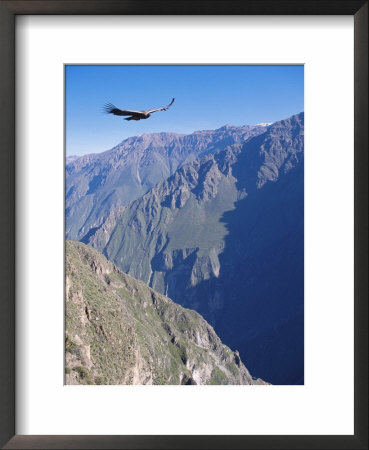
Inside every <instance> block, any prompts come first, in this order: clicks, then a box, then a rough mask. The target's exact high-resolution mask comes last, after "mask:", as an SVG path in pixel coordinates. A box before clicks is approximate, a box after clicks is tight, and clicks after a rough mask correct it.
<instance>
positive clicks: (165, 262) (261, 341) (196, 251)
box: [84, 113, 304, 384]
mask: <svg viewBox="0 0 369 450" xmlns="http://www.w3.org/2000/svg"><path fill="white" fill-rule="evenodd" d="M84 242H85V243H87V244H89V245H91V246H93V247H95V248H97V249H98V250H99V251H102V252H103V253H104V254H105V255H106V256H107V258H108V259H110V260H112V261H114V262H115V264H116V265H117V266H118V267H120V269H121V270H123V271H124V272H127V273H129V274H130V275H132V276H134V277H135V278H138V279H140V280H143V281H144V282H145V283H147V284H149V285H150V286H151V287H153V288H154V289H155V290H157V291H158V292H161V293H163V294H165V295H168V296H169V297H171V298H172V299H173V300H174V301H175V302H177V303H179V304H180V305H182V306H185V307H188V308H191V309H195V310H196V311H198V312H199V313H200V314H202V315H203V316H204V318H205V319H206V320H208V322H209V323H211V324H212V325H213V326H214V328H215V330H216V332H217V334H219V336H220V338H221V339H222V341H223V342H224V343H225V344H227V345H229V346H230V347H231V348H237V349H238V350H239V351H240V355H241V357H242V358H243V359H245V360H246V361H247V363H248V367H249V369H250V370H251V372H252V373H253V374H255V375H257V376H258V377H261V378H263V379H267V380H268V381H270V382H272V383H273V384H295V383H300V384H301V383H303V374H304V324H303V320H304V314H303V311H304V292H303V289H304V114H303V113H301V114H299V115H296V116H292V117H290V118H289V119H286V120H283V121H280V122H276V123H274V124H273V125H271V126H269V127H264V133H262V134H259V135H258V136H256V137H253V138H251V139H248V140H247V141H246V142H244V143H236V144H232V145H230V146H227V147H226V148H225V149H224V150H220V151H218V152H216V153H208V154H207V155H206V156H204V157H203V158H201V159H197V160H194V161H192V162H190V163H187V164H184V165H182V166H181V167H180V168H179V169H178V170H177V171H176V172H175V173H174V174H173V175H172V176H170V177H169V178H168V179H166V180H163V181H161V182H159V183H158V184H157V185H156V186H155V187H154V188H152V189H150V190H149V191H148V192H147V193H146V194H144V195H143V196H142V197H140V198H139V199H137V200H136V201H133V202H132V203H130V204H129V205H126V206H121V207H119V208H116V209H114V210H112V211H111V212H110V214H109V216H108V217H107V219H106V220H105V221H104V222H103V223H102V225H101V226H100V227H97V228H96V229H95V230H93V232H92V233H90V234H89V235H87V236H86V237H85V238H84Z"/></svg>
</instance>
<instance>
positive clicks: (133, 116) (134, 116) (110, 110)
mask: <svg viewBox="0 0 369 450" xmlns="http://www.w3.org/2000/svg"><path fill="white" fill-rule="evenodd" d="M173 103H174V98H173V99H172V101H171V102H170V103H169V105H167V106H163V107H162V108H155V109H148V110H147V111H134V110H131V109H119V108H116V107H115V106H114V105H112V104H111V103H108V104H106V105H105V107H104V109H105V112H106V113H107V114H114V115H115V116H130V117H127V118H126V119H124V120H141V119H148V118H149V117H150V116H151V114H152V113H154V112H157V111H166V110H167V109H168V108H169V107H170V106H172V105H173Z"/></svg>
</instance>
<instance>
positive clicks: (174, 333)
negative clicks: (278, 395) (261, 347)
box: [65, 241, 265, 384]
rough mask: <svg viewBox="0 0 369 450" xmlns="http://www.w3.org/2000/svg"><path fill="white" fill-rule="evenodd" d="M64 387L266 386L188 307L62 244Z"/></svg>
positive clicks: (87, 251)
mask: <svg viewBox="0 0 369 450" xmlns="http://www.w3.org/2000/svg"><path fill="white" fill-rule="evenodd" d="M65 329H66V341H65V350H66V360H65V371H66V378H65V381H66V384H265V383H264V382H263V381H261V380H255V379H253V378H252V377H251V376H250V374H249V372H248V370H247V369H246V367H245V366H244V364H243V363H242V361H241V358H240V356H239V354H238V352H233V351H231V350H230V349H229V348H228V347H227V346H225V345H223V344H222V342H221V340H220V339H219V337H218V336H217V335H216V334H215V332H214V330H213V328H212V327H211V326H210V325H209V324H208V323H207V322H206V321H205V320H204V319H203V318H202V317H201V316H200V315H199V314H198V313H197V312H195V311H191V310H188V309H184V308H182V307H180V306H179V305H177V304H175V303H174V302H172V301H171V300H170V299H169V298H168V297H165V296H164V295H161V294H159V293H158V292H156V291H154V290H153V289H150V288H149V287H148V286H146V285H145V284H144V283H143V282H140V281H137V280H135V279H134V278H132V277H130V276H128V275H126V274H124V273H122V272H121V271H120V270H119V269H118V268H117V267H116V266H115V265H114V264H112V263H111V262H109V261H107V260H106V258H105V257H104V256H103V255H101V254H100V253H98V252H97V251H96V250H94V249H92V248H90V247H88V246H86V245H84V244H82V243H79V242H74V241H67V242H66V326H65Z"/></svg>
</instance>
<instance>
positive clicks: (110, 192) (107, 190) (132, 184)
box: [66, 125, 265, 239]
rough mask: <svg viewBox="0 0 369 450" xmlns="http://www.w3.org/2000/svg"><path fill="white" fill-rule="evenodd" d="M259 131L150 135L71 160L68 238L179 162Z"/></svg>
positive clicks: (223, 129)
mask: <svg viewBox="0 0 369 450" xmlns="http://www.w3.org/2000/svg"><path fill="white" fill-rule="evenodd" d="M263 132H265V127H262V126H249V125H245V126H242V127H221V128H219V129H217V130H204V131H197V132H194V133H192V134H188V135H181V134H177V133H165V132H163V133H150V134H144V135H139V136H133V137H130V138H127V139H125V140H123V141H122V142H121V143H120V144H118V145H117V146H115V147H113V148H112V149H110V150H107V151H106V152H103V153H98V154H89V155H84V156H82V157H80V158H78V159H76V160H74V161H71V162H70V163H69V164H67V165H66V236H67V238H70V239H81V238H83V236H85V235H86V234H87V233H88V232H89V231H90V230H91V229H92V228H95V227H96V226H99V225H101V223H102V221H103V220H104V219H105V218H106V217H107V216H108V214H109V213H110V210H111V208H114V207H118V206H124V205H126V204H128V203H129V202H130V201H132V200H135V199H136V198H138V197H140V196H141V195H143V194H144V193H145V192H147V190H149V189H150V188H151V187H153V186H154V185H155V184H156V183H157V182H159V181H160V180H162V179H166V178H167V177H168V176H170V175H171V174H172V173H174V172H175V171H176V170H177V168H179V167H180V166H182V165H183V164H185V163H187V162H189V161H192V160H194V159H196V158H198V157H199V156H204V155H205V154H207V153H215V152H216V151H218V150H220V149H223V148H225V147H226V146H227V145H230V144H234V143H237V142H238V143H239V142H244V141H245V140H247V139H249V138H250V137H252V136H254V135H257V134H259V133H263Z"/></svg>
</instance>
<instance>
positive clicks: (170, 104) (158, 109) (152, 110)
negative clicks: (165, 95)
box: [145, 98, 174, 114]
mask: <svg viewBox="0 0 369 450" xmlns="http://www.w3.org/2000/svg"><path fill="white" fill-rule="evenodd" d="M173 103H174V98H172V101H171V102H170V103H169V105H167V106H163V107H162V108H156V109H149V110H148V111H145V113H147V114H152V113H154V112H156V111H166V110H167V109H168V108H169V107H170V106H172V105H173Z"/></svg>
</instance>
